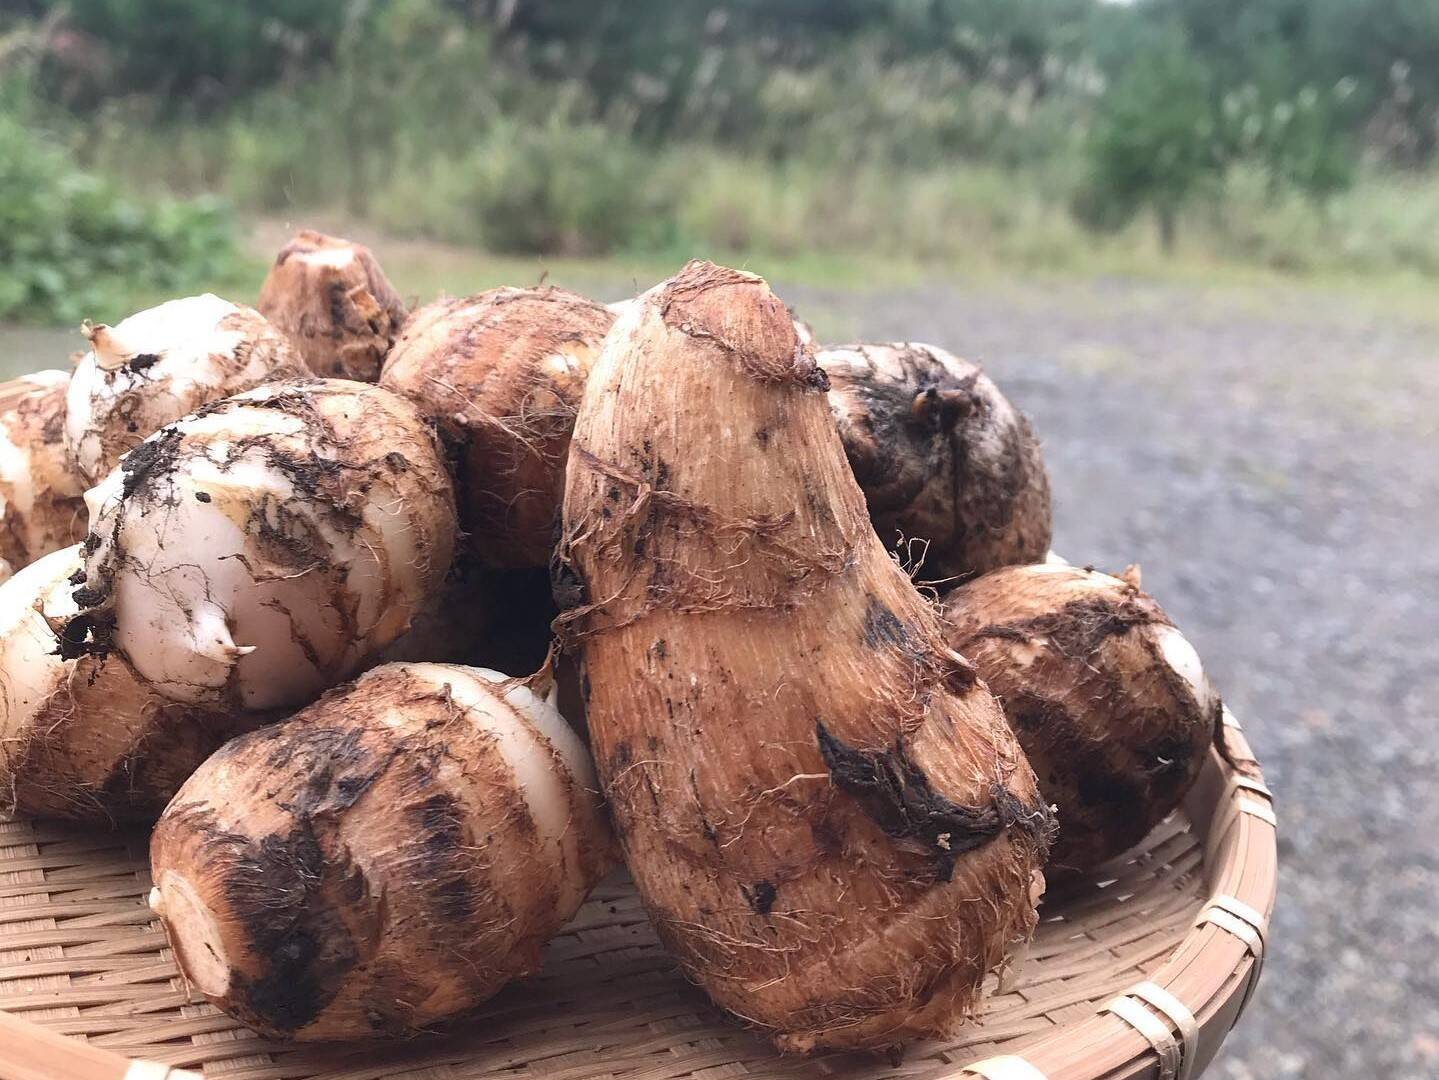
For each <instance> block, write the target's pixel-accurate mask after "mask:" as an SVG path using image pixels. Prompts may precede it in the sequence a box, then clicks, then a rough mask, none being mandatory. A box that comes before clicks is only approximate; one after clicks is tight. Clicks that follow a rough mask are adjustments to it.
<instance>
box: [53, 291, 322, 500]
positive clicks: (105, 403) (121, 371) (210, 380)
mask: <svg viewBox="0 0 1439 1080" xmlns="http://www.w3.org/2000/svg"><path fill="white" fill-rule="evenodd" d="M84 334H85V336H86V338H88V339H89V341H90V351H89V352H88V353H86V354H85V355H84V356H83V357H81V359H80V362H79V363H78V364H77V365H76V368H75V373H74V374H73V375H72V376H71V377H70V389H69V390H68V392H67V394H66V402H65V409H66V416H65V443H66V446H67V447H68V449H69V453H70V457H71V460H72V461H73V462H74V464H75V467H76V469H78V470H79V473H80V475H81V476H82V477H83V478H84V480H85V481H86V482H87V483H89V484H97V483H99V482H100V480H101V479H103V478H104V476H105V474H106V473H108V472H109V471H110V470H111V469H113V468H114V467H115V466H116V464H118V463H119V460H120V455H121V454H124V453H126V452H127V451H129V450H132V449H134V448H135V447H136V446H138V445H139V444H140V443H141V442H143V441H144V440H145V439H146V438H148V437H149V436H150V435H151V434H153V433H154V432H156V431H159V430H160V428H162V427H164V426H165V425H166V424H168V423H171V422H172V421H175V420H178V419H180V417H182V416H186V415H188V414H189V413H192V412H194V411H195V410H196V409H198V408H199V407H200V406H202V405H204V404H206V403H207V402H210V401H217V400H219V399H220V398H225V397H229V396H230V395H231V394H238V393H240V392H241V391H244V390H249V389H251V388H252V387H256V386H259V385H261V384H262V383H268V382H276V381H278V380H281V379H292V378H297V377H299V376H302V375H305V374H307V372H306V370H305V366H304V364H303V363H302V362H301V360H300V357H299V354H297V353H296V352H295V350H294V348H293V347H292V346H291V345H290V342H289V341H288V339H286V338H285V337H284V335H282V334H281V333H280V332H279V331H278V330H276V329H275V328H274V327H273V326H271V325H270V324H269V322H267V321H266V319H265V317H264V316H262V315H261V314H260V313H259V312H258V311H256V310H255V309H254V308H248V307H245V306H244V305H243V304H232V303H231V302H230V301H228V300H222V299H220V298H219V297H218V296H213V295H211V294H210V293H205V294H204V295H202V296H189V297H185V298H184V299H182V300H170V301H167V302H166V303H163V304H160V305H159V306H158V307H152V308H148V309H146V310H145V311H141V312H139V313H137V314H135V315H131V316H130V317H129V318H127V319H124V320H122V321H121V322H119V323H117V324H116V325H115V326H105V325H103V324H102V325H99V326H92V325H90V324H89V323H86V324H85V326H84Z"/></svg>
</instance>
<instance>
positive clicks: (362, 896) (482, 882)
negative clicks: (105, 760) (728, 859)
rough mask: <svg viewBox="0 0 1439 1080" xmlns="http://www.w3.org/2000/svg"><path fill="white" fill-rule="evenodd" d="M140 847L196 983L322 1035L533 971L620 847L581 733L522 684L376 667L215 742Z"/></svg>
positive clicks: (274, 1021) (436, 1013)
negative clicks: (288, 713)
mask: <svg viewBox="0 0 1439 1080" xmlns="http://www.w3.org/2000/svg"><path fill="white" fill-rule="evenodd" d="M150 853H151V871H152V875H151V876H152V878H153V880H154V882H155V889H154V891H153V892H152V893H151V905H152V907H153V908H154V910H155V911H156V912H157V913H158V914H159V915H160V916H161V918H162V919H163V920H164V923H165V928H166V930H167V931H168V934H169V939H170V944H171V947H172V948H173V949H174V950H175V956H176V960H177V961H178V963H179V965H180V969H181V970H182V971H183V972H184V973H185V976H186V978H187V979H188V980H189V982H190V984H191V985H192V986H194V987H196V988H197V989H198V990H200V991H201V993H203V994H204V995H205V996H206V997H207V998H209V999H210V1000H211V1001H212V1002H214V1003H215V1004H216V1005H217V1006H219V1007H220V1008H221V1009H223V1010H224V1011H225V1012H227V1013H229V1014H230V1015H232V1016H234V1017H236V1018H238V1019H239V1020H241V1021H243V1022H244V1023H246V1024H248V1025H249V1026H251V1027H253V1028H255V1029H256V1030H258V1031H261V1032H263V1033H265V1034H268V1035H276V1036H282V1037H292V1038H297V1039H303V1040H319V1039H346V1038H363V1037H369V1036H389V1035H402V1034H411V1033H415V1032H418V1031H420V1030H422V1029H424V1028H426V1027H429V1026H430V1025H432V1024H434V1023H436V1022H437V1021H440V1020H443V1019H444V1018H446V1017H449V1016H453V1015H456V1014H458V1013H462V1012H465V1011H467V1010H470V1009H472V1008H474V1007H475V1006H476V1005H478V1004H480V1003H481V1002H483V1001H484V1000H486V999H487V998H489V997H490V996H491V995H492V994H494V993H495V992H496V991H497V990H499V989H500V988H501V987H502V986H503V985H504V984H505V983H506V982H508V981H509V980H510V979H513V978H516V977H518V976H521V975H526V974H530V973H532V972H534V971H536V970H538V968H539V966H540V949H541V946H543V945H544V943H545V942H546V941H548V940H549V939H550V938H551V937H552V936H553V935H554V934H555V932H556V931H558V930H559V929H560V927H561V926H563V925H564V923H566V922H567V921H568V920H569V919H570V917H571V916H572V915H573V914H574V913H575V912H576V911H577V910H578V909H579V906H580V904H581V903H583V901H584V898H585V895H586V894H587V893H588V892H589V890H590V888H591V887H592V886H593V885H594V884H595V883H596V882H597V881H598V880H599V879H600V877H602V876H603V875H604V873H605V872H606V871H607V870H608V868H609V866H610V864H611V861H612V858H613V841H612V839H611V837H610V834H609V831H608V826H607V825H606V823H605V819H604V811H603V809H602V807H601V805H600V802H599V798H598V794H597V792H596V783H595V780H594V774H593V771H592V766H591V764H590V762H589V756H588V754H586V752H585V749H584V747H583V746H582V745H581V743H580V741H579V738H578V737H577V736H576V735H575V734H574V732H572V731H571V730H570V728H569V727H568V725H566V723H565V722H564V720H563V719H562V718H561V716H560V714H559V713H558V712H556V711H555V710H554V708H553V707H551V706H550V705H547V704H546V703H545V702H544V701H543V700H541V699H540V698H539V697H537V696H536V695H535V694H534V693H533V692H532V691H531V690H530V689H529V688H527V687H526V686H525V685H524V684H523V683H521V682H518V681H516V680H511V679H507V678H505V676H503V675H500V674H499V673H497V672H494V671H488V670H485V669H483V668H465V667H458V666H450V665H441V664H388V665H386V666H384V667H381V668H376V669H375V670H374V671H371V672H370V673H368V674H366V675H364V676H362V677H361V678H360V679H358V680H357V681H355V682H354V683H352V684H350V685H348V686H344V687H341V688H339V689H337V690H332V691H331V692H329V693H328V694H326V695H325V696H324V697H323V698H321V699H320V700H319V701H318V702H316V703H315V704H313V705H311V706H310V707H309V708H307V709H304V710H302V711H301V712H299V713H298V714H296V715H295V716H294V717H293V718H292V719H291V720H289V721H287V722H285V723H283V724H280V725H277V726H274V727H270V728H266V729H263V730H261V731H258V732H256V733H254V734H252V735H248V736H245V737H243V738H240V739H237V740H235V741H234V742H232V743H230V744H228V745H227V746H225V747H224V748H223V749H222V750H220V752H219V753H217V754H216V755H215V756H214V757H212V758H211V759H210V760H209V761H207V762H206V763H205V764H204V765H203V766H202V767H201V768H200V770H199V771H198V772H196V774H195V775H194V776H193V777H192V778H191V779H190V781H189V782H188V783H187V784H186V785H185V786H184V788H183V789H181V791H180V793H179V794H178V795H177V796H176V797H175V799H174V801H173V802H172V803H171V804H170V806H169V808H168V809H167V810H166V811H165V814H164V816H163V817H162V818H161V819H160V822H159V824H158V825H157V826H156V827H155V831H154V834H153V836H152V838H151V844H150Z"/></svg>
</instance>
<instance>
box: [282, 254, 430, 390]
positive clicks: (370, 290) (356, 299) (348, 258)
mask: <svg viewBox="0 0 1439 1080" xmlns="http://www.w3.org/2000/svg"><path fill="white" fill-rule="evenodd" d="M255 306H256V307H257V308H259V310H260V314H262V315H264V316H265V318H267V319H269V320H270V322H271V323H273V324H274V325H275V326H276V327H277V328H278V329H279V330H280V331H281V332H282V333H284V334H285V335H286V336H288V337H289V339H290V340H291V341H292V342H293V343H294V345H295V348H296V349H298V350H299V353H300V356H301V357H302V358H303V359H304V361H305V363H306V364H307V365H308V366H309V368H310V370H311V371H313V372H314V373H315V374H316V375H320V376H323V377H325V378H334V379H355V380H357V381H359V382H374V381H375V380H376V379H378V378H379V377H380V366H381V365H382V364H383V363H384V360H385V354H386V353H388V352H389V351H390V346H391V345H393V344H394V343H395V338H396V337H398V336H399V333H400V329H401V328H402V327H403V326H404V323H405V318H406V316H407V315H408V309H407V308H406V306H405V302H404V300H402V299H401V298H400V294H399V293H397V292H395V289H394V287H393V286H392V285H391V284H390V281H389V279H388V278H387V277H385V272H384V271H383V270H381V269H380V264H379V261H378V260H377V259H376V258H375V256H374V254H373V253H371V251H370V249H369V248H367V247H365V246H364V245H363V244H356V243H353V242H352V241H349V240H343V239H340V238H339V237H334V236H326V235H325V234H324V233H320V232H315V231H314V230H313V229H303V230H301V231H300V232H299V233H297V234H296V235H295V237H294V238H293V239H292V240H291V241H290V242H289V243H288V244H286V245H285V246H284V248H282V249H281V251H280V254H279V255H277V256H276V257H275V263H274V265H273V266H271V267H270V272H269V274H267V275H266V277H265V281H264V284H262V285H261V286H260V298H259V301H258V303H257V304H256V305H255Z"/></svg>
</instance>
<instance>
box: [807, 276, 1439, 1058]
mask: <svg viewBox="0 0 1439 1080" xmlns="http://www.w3.org/2000/svg"><path fill="white" fill-rule="evenodd" d="M787 299H789V300H790V301H791V302H792V303H795V304H796V306H797V308H798V309H799V311H800V313H801V314H811V315H812V316H813V317H814V319H815V321H816V322H817V323H818V324H819V329H820V331H821V333H822V335H826V332H828V334H835V333H838V334H842V335H845V336H848V335H859V336H862V337H865V338H869V339H876V340H878V339H887V338H895V337H907V338H911V339H921V340H930V341H933V342H935V343H936V344H943V345H946V346H949V347H951V348H952V349H954V350H955V351H958V352H961V353H963V354H965V355H968V356H970V357H972V358H974V359H978V360H981V361H983V362H984V363H985V364H986V366H987V368H988V369H989V371H990V373H991V374H992V375H993V376H994V377H995V378H996V379H997V380H998V381H999V382H1000V384H1001V385H1002V386H1003V387H1004V388H1005V389H1006V390H1007V392H1008V393H1009V394H1010V396H1011V397H1012V398H1013V399H1014V400H1015V401H1016V403H1017V404H1019V405H1020V406H1021V407H1022V408H1023V409H1025V410H1026V411H1027V412H1028V413H1029V414H1030V415H1031V417H1032V418H1033V419H1034V421H1035V424H1036V426H1037V428H1038V430H1039V432H1040V434H1041V436H1042V437H1043V438H1044V440H1045V452H1046V457H1047V461H1048V464H1049V467H1050V471H1051V475H1052V478H1053V482H1054V490H1055V498H1056V537H1055V547H1056V549H1057V550H1059V551H1060V552H1061V553H1063V554H1064V555H1065V556H1066V557H1067V558H1069V559H1070V560H1071V561H1076V562H1093V563H1094V564H1096V565H1099V566H1101V567H1105V568H1114V569H1118V568H1120V567H1122V566H1124V565H1125V564H1126V563H1129V562H1134V561H1137V562H1139V563H1140V564H1141V565H1142V567H1143V571H1144V583H1145V586H1146V588H1147V589H1149V590H1150V591H1151V592H1153V593H1154V594H1155V595H1156V596H1158V597H1159V598H1160V600H1161V602H1162V603H1164V605H1165V606H1166V608H1167V609H1168V610H1169V611H1170V613H1171V614H1172V615H1173V616H1174V618H1175V619H1176V620H1177V621H1178V622H1179V623H1180V625H1181V626H1182V627H1184V629H1185V630H1186V632H1187V633H1188V635H1189V636H1190V637H1191V638H1192V640H1193V641H1194V643H1195V645H1196V646H1197V647H1198V648H1199V650H1200V652H1201V654H1202V655H1203V656H1204V658H1205V662H1206V665H1207V666H1208V668H1209V669H1210V671H1211V673H1212V675H1213V676H1214V678H1215V679H1216V681H1217V682H1218V684H1219V685H1220V687H1221V688H1222V689H1223V691H1224V693H1225V696H1226V699H1227V700H1228V701H1229V703H1230V704H1231V706H1232V707H1233V709H1234V711H1235V712H1236V714H1237V715H1238V716H1239V717H1240V718H1241V719H1242V721H1243V722H1244V725H1245V729H1246V732H1247V733H1248V734H1249V736H1250V739H1251V741H1252V742H1253V744H1254V746H1255V750H1256V753H1257V754H1258V755H1259V757H1260V759H1261V761H1262V763H1263V765H1264V768H1265V773H1266V777H1267V779H1268V780H1269V782H1270V784H1271V786H1272V787H1273V788H1274V789H1275V791H1276V793H1277V798H1278V810H1279V816H1280V826H1281V832H1280V858H1281V862H1282V874H1281V883H1280V894H1279V900H1278V906H1277V909H1276V913H1275V917H1274V922H1273V927H1272V952H1271V957H1270V961H1269V963H1268V964H1267V966H1266V968H1265V971H1264V979H1263V983H1262V986H1261V990H1260V993H1259V996H1258V997H1257V998H1256V1000H1255V1003H1254V1004H1253V1005H1252V1006H1251V1009H1250V1011H1249V1013H1247V1014H1246V1016H1245V1017H1244V1019H1243V1020H1242V1022H1241V1023H1240V1025H1239V1027H1238V1028H1236V1030H1235V1031H1234V1033H1233V1034H1232V1035H1231V1037H1230V1039H1229V1041H1228V1043H1227V1044H1226V1048H1225V1050H1224V1052H1223V1054H1222V1056H1221V1057H1220V1058H1219V1060H1218V1061H1217V1062H1216V1063H1215V1065H1214V1066H1213V1067H1212V1070H1211V1072H1210V1075H1213V1076H1217V1077H1228V1078H1232V1080H1250V1078H1260V1077H1263V1078H1265V1080H1282V1078H1288V1077H1319V1076H1340V1075H1347V1076H1383V1077H1389V1078H1392V1080H1401V1078H1402V1080H1411V1078H1412V1080H1421V1078H1423V1080H1433V1078H1434V1077H1436V1076H1439V903H1436V901H1435V895H1436V892H1439V787H1436V784H1435V777H1436V768H1435V766H1436V759H1439V724H1436V719H1439V716H1436V714H1439V704H1436V703H1439V633H1436V631H1439V616H1436V612H1439V545H1436V544H1435V542H1434V536H1435V534H1436V531H1439V434H1436V431H1439V426H1436V420H1439V326H1426V325H1416V324H1412V323H1411V324H1405V323H1403V322H1400V321H1396V320H1394V319H1378V318H1375V317H1374V316H1372V315H1370V314H1367V313H1365V312H1364V311H1363V310H1362V309H1361V308H1358V307H1351V306H1350V305H1348V304H1346V303H1345V302H1344V300H1343V298H1339V297H1326V296H1321V295H1315V294H1303V293H1296V294H1293V295H1290V294H1287V293H1286V294H1282V295H1276V296H1272V297H1270V296H1265V295H1263V294H1260V295H1257V296H1256V295H1254V294H1248V295H1244V296H1239V295H1233V294H1231V295H1228V296H1225V295H1222V294H1221V295H1210V294H1207V293H1204V292H1199V291H1196V290H1190V289H1184V288H1178V287H1147V288H1135V287H1132V286H1127V285H1121V284H1117V283H1115V284H1107V285H1106V284H1100V285H1089V286H1066V287H1063V288H1054V289H1045V288H1039V287H1025V288H1012V287H1011V288H1003V289H1001V288H995V287H986V288H983V289H978V290H976V289H960V288H950V287H928V288H925V289H922V290H906V291H904V292H902V293H898V292H897V293H894V294H886V293H876V294H873V295H868V294H866V295H863V296H854V295H850V296H844V295H840V294H837V293H832V292H825V291H817V290H790V291H789V292H788V293H787Z"/></svg>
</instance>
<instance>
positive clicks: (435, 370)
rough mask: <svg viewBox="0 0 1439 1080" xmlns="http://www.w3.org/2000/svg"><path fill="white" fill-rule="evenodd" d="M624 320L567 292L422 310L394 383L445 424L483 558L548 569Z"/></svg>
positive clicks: (503, 295)
mask: <svg viewBox="0 0 1439 1080" xmlns="http://www.w3.org/2000/svg"><path fill="white" fill-rule="evenodd" d="M614 319H615V316H614V313H613V312H611V311H610V310H609V309H608V308H606V307H605V306H604V305H603V304H599V303H595V302H594V301H591V300H588V299H586V298H585V297H582V296H579V295H577V294H575V293H572V292H566V291H565V290H564V289H555V288H537V289H512V288H502V289H491V290H490V291H488V292H484V293H480V294H478V295H476V296H472V297H468V298H464V299H446V300H438V301H436V302H435V303H433V304H428V305H426V306H425V307H423V308H421V309H420V310H418V311H416V312H415V313H414V315H413V316H412V317H411V319H410V321H409V323H408V324H407V325H406V327H405V332H404V334H403V335H401V337H400V339H399V341H397V342H396V343H395V347H394V349H393V350H392V352H391V353H390V356H389V359H388V360H386V362H385V369H384V372H383V374H382V375H381V378H380V382H381V384H382V385H384V386H387V387H389V388H390V389H392V390H396V391H398V392H400V393H402V394H405V395H407V396H409V397H410V398H411V399H412V400H414V401H415V402H417V403H418V404H419V406H420V408H421V409H422V410H424V411H425V412H426V413H427V414H428V415H429V416H431V417H433V418H434V419H435V420H436V421H437V422H438V423H439V425H440V429H441V431H442V433H443V434H444V435H445V436H446V438H447V441H448V442H449V444H450V446H451V448H452V453H453V456H454V461H455V473H456V491H457V499H458V503H459V508H460V524H461V527H462V528H463V529H464V530H465V531H466V532H467V533H468V534H469V537H470V547H471V550H473V551H474V553H475V555H476V557H478V559H479V560H480V562H481V563H482V564H483V565H485V566H489V567H495V568H501V569H522V568H526V567H543V566H547V565H548V564H549V557H550V551H551V549H552V548H553V546H554V535H555V523H556V521H557V519H558V516H559V503H560V493H561V489H562V487H563V484H564V475H565V458H566V455H567V453H568V451H569V445H570V434H571V432H572V431H573V429H574V422H575V409H576V408H577V407H578V405H579V402H580V398H581V396H582V395H583V394H584V389H585V381H586V379H587V377H588V375H589V368H590V364H591V363H592V361H593V359H594V356H595V354H596V352H597V351H598V349H599V346H600V343H601V341H603V340H604V336H605V334H607V333H608V332H609V329H610V327H611V326H612V325H613V324H614Z"/></svg>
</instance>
